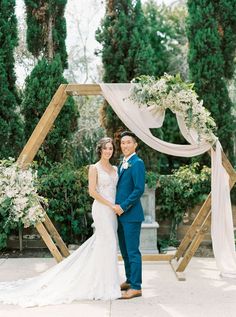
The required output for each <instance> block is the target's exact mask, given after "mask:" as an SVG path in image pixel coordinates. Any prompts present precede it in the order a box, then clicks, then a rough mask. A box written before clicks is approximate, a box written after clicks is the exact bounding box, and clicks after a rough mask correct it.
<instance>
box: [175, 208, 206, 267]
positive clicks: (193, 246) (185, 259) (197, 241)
mask: <svg viewBox="0 0 236 317" xmlns="http://www.w3.org/2000/svg"><path fill="white" fill-rule="evenodd" d="M210 225H211V212H210V211H209V213H208V215H207V217H206V219H205V221H204V222H203V224H202V226H201V228H200V230H199V231H198V232H197V233H196V235H195V237H194V239H193V241H192V243H191V244H190V247H189V248H188V250H187V251H186V252H185V254H184V257H183V259H182V260H181V261H180V263H179V264H178V267H177V269H176V271H177V272H183V271H184V270H185V268H186V266H187V265H188V263H189V262H190V260H191V259H192V257H193V256H194V254H195V252H196V251H197V249H198V247H199V245H200V243H201V242H202V240H203V238H204V235H205V233H206V232H207V231H208V230H209V228H210Z"/></svg>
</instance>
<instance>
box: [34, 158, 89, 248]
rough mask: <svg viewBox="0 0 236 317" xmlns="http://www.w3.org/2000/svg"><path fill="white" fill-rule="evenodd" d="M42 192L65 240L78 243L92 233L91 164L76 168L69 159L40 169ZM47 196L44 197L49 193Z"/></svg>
mask: <svg viewBox="0 0 236 317" xmlns="http://www.w3.org/2000/svg"><path fill="white" fill-rule="evenodd" d="M39 181H40V188H39V192H40V194H41V195H46V196H47V198H48V204H49V207H48V209H47V213H48V215H49V217H50V219H51V220H52V221H53V222H54V223H55V225H56V227H57V228H58V230H59V232H60V234H61V236H62V238H63V240H64V241H65V242H66V243H79V242H81V240H82V241H83V240H85V239H86V238H87V237H88V236H89V235H90V234H91V223H92V220H91V217H89V213H90V212H91V206H92V198H91V197H90V196H89V194H88V166H83V167H81V168H80V169H76V168H75V167H74V166H73V165H72V164H71V163H70V162H69V161H66V162H64V163H54V164H53V165H52V166H51V167H49V168H46V167H41V168H40V169H39ZM46 196H45V197H46Z"/></svg>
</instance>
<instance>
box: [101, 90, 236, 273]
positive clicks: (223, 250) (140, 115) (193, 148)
mask: <svg viewBox="0 0 236 317" xmlns="http://www.w3.org/2000/svg"><path fill="white" fill-rule="evenodd" d="M100 86H101V89H102V93H103V96H104V97H105V99H106V100H107V101H108V102H109V104H110V105H111V107H112V108H113V110H114V111H115V113H116V114H117V116H118V117H119V118H120V119H121V120H122V121H123V122H124V124H125V125H126V126H127V127H128V128H129V129H130V130H131V131H133V132H134V133H135V134H136V135H137V137H138V138H140V139H141V140H142V141H143V142H145V143H146V144H147V145H149V146H150V147H151V148H153V149H155V150H157V151H159V152H162V153H165V154H169V155H174V156H181V157H192V156H197V155H199V154H202V153H204V152H206V151H208V150H210V149H211V158H212V182H211V187H212V228H211V235H212V243H213V251H214V255H215V258H216V263H217V266H218V269H219V270H220V273H221V275H222V276H227V277H235V278H236V253H235V245H234V231H233V230H234V229H233V220H232V207H231V202H230V188H229V176H228V174H227V172H226V171H225V168H224V167H223V165H222V159H221V145H220V142H219V141H218V140H217V141H216V149H215V150H213V149H212V148H211V145H210V144H209V143H207V142H204V141H202V142H201V143H200V144H199V143H198V142H197V140H198V138H197V133H196V131H194V130H191V131H189V130H188V129H187V127H186V125H185V122H184V120H183V118H182V117H181V116H179V115H177V121H178V125H179V128H180V131H181V133H182V134H183V136H184V137H185V139H186V140H187V141H188V142H189V143H190V144H188V145H178V144H172V143H168V142H165V141H162V140H160V139H158V138H156V137H155V136H153V135H152V133H151V131H150V129H151V128H160V127H161V126H162V124H163V121H164V117H165V112H164V111H156V109H155V107H153V106H151V107H147V106H142V107H139V106H138V105H137V104H136V103H135V102H134V101H132V100H131V99H130V98H129V96H130V89H131V87H132V84H100Z"/></svg>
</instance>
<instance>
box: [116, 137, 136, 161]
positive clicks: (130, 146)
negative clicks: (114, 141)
mask: <svg viewBox="0 0 236 317" xmlns="http://www.w3.org/2000/svg"><path fill="white" fill-rule="evenodd" d="M137 145H138V144H137V142H136V141H135V140H134V139H133V138H132V136H128V135H126V136H123V138H121V141H120V147H121V151H122V153H123V154H124V156H125V157H128V156H130V155H131V154H133V153H134V152H135V150H136V147H137Z"/></svg>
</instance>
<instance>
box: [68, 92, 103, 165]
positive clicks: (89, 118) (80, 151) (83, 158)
mask: <svg viewBox="0 0 236 317" xmlns="http://www.w3.org/2000/svg"><path fill="white" fill-rule="evenodd" d="M74 99H75V102H76V105H77V107H78V109H79V114H80V117H79V119H78V130H77V131H76V132H75V133H74V134H73V138H72V140H70V141H68V142H65V155H64V157H65V158H66V159H68V160H70V161H73V162H74V165H75V166H76V167H77V168H80V167H82V166H84V165H88V164H91V163H94V162H95V161H96V160H97V159H98V157H97V154H96V145H97V142H98V140H99V139H101V138H103V137H104V135H105V131H104V129H103V128H102V127H101V124H100V122H99V120H98V118H99V108H100V104H101V102H102V98H101V97H100V96H77V97H74Z"/></svg>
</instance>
